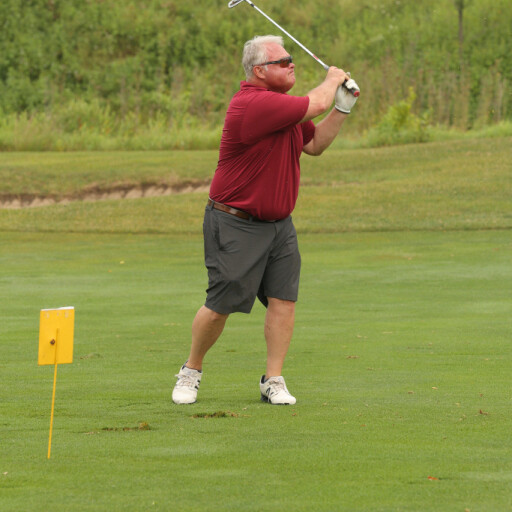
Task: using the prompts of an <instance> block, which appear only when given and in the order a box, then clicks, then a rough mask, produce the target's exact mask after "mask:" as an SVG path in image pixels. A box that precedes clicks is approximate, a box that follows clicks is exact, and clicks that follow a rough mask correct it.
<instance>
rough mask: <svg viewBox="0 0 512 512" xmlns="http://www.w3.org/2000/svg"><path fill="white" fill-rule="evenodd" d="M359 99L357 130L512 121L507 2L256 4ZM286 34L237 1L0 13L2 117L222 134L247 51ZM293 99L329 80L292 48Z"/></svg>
mask: <svg viewBox="0 0 512 512" xmlns="http://www.w3.org/2000/svg"><path fill="white" fill-rule="evenodd" d="M255 3H256V5H258V7H260V8H261V9H262V10H263V11H264V12H266V13H267V14H269V15H270V16H271V17H272V18H273V19H275V20H276V21H277V22H278V23H280V24H281V25H282V26H283V27H284V28H286V29H287V30H288V31H289V32H290V33H291V34H293V35H294V37H296V38H297V39H298V40H299V41H301V42H302V43H303V44H305V45H306V46H307V47H308V48H310V49H311V50H312V51H314V52H315V53H316V54H317V55H318V56H319V57H320V58H321V59H322V60H323V61H324V62H326V63H328V64H330V65H336V66H339V67H343V68H344V69H346V70H349V71H351V73H352V76H353V78H355V79H356V80H357V82H358V83H359V85H360V87H361V91H362V93H361V101H360V102H359V103H358V105H357V107H356V108H357V116H354V118H355V119H354V121H353V123H354V126H355V127H356V129H358V130H366V129H369V128H370V127H371V126H373V125H375V124H376V123H377V122H378V121H379V120H380V119H381V118H382V117H383V116H384V115H385V113H386V112H387V110H388V109H389V107H390V106H392V105H395V104H397V103H399V102H400V101H403V100H404V99H405V98H410V97H411V96H410V94H411V91H412V92H413V95H414V102H413V105H412V109H413V111H414V112H415V113H416V114H417V115H422V116H424V117H425V118H426V119H428V122H429V123H432V124H440V125H445V126H454V127H457V128H462V129H469V128H472V127H475V126H480V125H487V124H493V123H495V122H499V121H501V120H505V119H509V120H510V119H511V118H512V2H511V1H510V0H414V2H412V1H408V0H378V1H377V0H297V1H291V0H287V1H285V0H256V2H255ZM267 33H277V34H279V31H278V30H277V29H276V28H275V27H274V26H273V25H271V24H270V23H269V22H268V21H267V20H266V19H265V18H264V17H263V16H261V15H259V14H258V13H257V12H255V11H254V10H253V9H252V8H251V7H250V6H249V5H248V4H246V3H245V2H244V3H241V4H239V5H238V6H237V7H236V8H234V9H228V8H227V0H208V1H207V2H205V1H197V2H187V1H185V0H144V1H141V0H123V1H119V0H116V1H114V0H2V2H1V3H0V116H8V115H18V114H22V113H23V114H26V115H33V114H36V113H41V112H45V113H48V115H51V113H52V112H53V111H54V110H56V109H60V110H61V111H62V109H65V108H66V106H67V105H72V104H75V105H76V102H77V101H80V102H81V104H82V107H81V108H84V109H87V105H94V108H103V109H107V110H108V112H110V113H111V114H113V115H114V116H115V117H116V118H118V119H120V120H122V119H123V118H125V117H126V116H128V115H131V116H136V117H137V119H138V120H139V122H141V123H150V122H151V120H152V119H155V117H158V118H159V119H161V118H162V117H164V118H165V119H166V120H167V121H168V123H169V125H173V126H179V125H180V123H187V122H188V121H189V120H190V119H194V120H195V122H196V123H199V125H200V126H201V125H204V126H208V127H211V126H216V125H218V124H220V123H222V120H223V116H224V112H225V108H226V105H227V102H228V101H229V98H230V97H231V96H232V94H233V93H234V92H235V91H236V90H237V89H238V83H239V81H240V80H243V78H244V75H243V70H242V67H241V64H240V61H241V51H242V47H243V43H244V42H245V41H246V40H248V39H250V38H251V37H253V36H254V35H256V34H267ZM284 39H285V43H286V48H287V50H288V51H289V52H290V53H291V54H292V55H293V57H294V62H295V63H296V75H297V85H296V87H295V89H294V93H295V94H305V93H307V91H308V90H309V89H311V88H313V87H314V86H315V85H317V84H318V83H319V82H320V81H321V80H322V78H323V76H324V75H325V71H324V70H323V69H322V68H321V67H320V66H319V65H318V64H317V63H316V62H315V61H314V60H313V59H311V57H309V56H308V55H307V54H306V53H305V52H303V51H302V50H301V49H300V48H298V47H297V46H296V45H295V43H293V42H292V41H290V40H289V39H288V38H287V37H286V36H284Z"/></svg>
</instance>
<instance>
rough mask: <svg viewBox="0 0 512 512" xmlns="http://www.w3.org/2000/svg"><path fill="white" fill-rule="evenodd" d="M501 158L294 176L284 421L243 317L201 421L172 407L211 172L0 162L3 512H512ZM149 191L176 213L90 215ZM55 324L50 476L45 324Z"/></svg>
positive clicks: (335, 168) (398, 153)
mask: <svg viewBox="0 0 512 512" xmlns="http://www.w3.org/2000/svg"><path fill="white" fill-rule="evenodd" d="M511 143H512V139H511V137H510V136H508V137H496V138H463V139H460V140H453V141H446V142H431V143H427V144H413V145H406V146H395V147H384V148H374V149H354V150H339V149H333V150H332V151H328V152H326V153H325V155H323V156H322V157H320V158H311V157H307V156H304V157H303V158H302V169H303V170H302V183H303V185H302V188H301V192H300V195H299V201H298V204H297V208H296V210H295V212H294V214H293V216H294V222H295V224H296V226H297V231H298V235H299V244H300V248H301V253H302V260H303V265H302V267H303V268H302V278H301V289H300V296H299V302H298V303H297V319H296V326H295V333H294V338H293V340H292V345H291V348H290V351H289V354H288V357H287V361H286V364H285V375H286V378H287V384H288V386H289V387H290V389H293V392H294V395H295V396H296V397H297V404H296V405H294V406H283V407H275V406H269V405H268V404H264V403H262V402H260V399H259V398H260V397H259V389H258V380H259V378H260V376H261V373H262V372H263V371H264V365H265V341H264V337H263V329H262V324H263V316H264V309H263V307H262V306H261V305H260V304H256V305H255V306H254V308H253V312H252V313H251V315H244V314H237V315H233V316H232V317H230V319H229V320H228V325H227V327H226V330H225V332H224V334H223V336H222V339H221V340H219V342H218V343H217V345H216V346H215V347H214V348H213V349H212V350H211V352H210V353H209V354H208V357H207V360H206V362H205V368H204V377H203V382H202V384H201V393H200V395H199V397H198V401H197V403H196V404H193V405H188V406H176V405H175V404H173V403H172V401H171V391H172V387H173V385H174V383H175V377H174V375H175V373H176V372H177V370H178V369H179V366H180V365H181V364H182V363H183V362H184V361H183V359H184V357H186V353H187V351H188V347H189V343H190V325H191V322H192V319H193V317H194V314H195V312H196V310H197V308H198V307H199V306H200V305H201V304H202V303H203V301H204V298H205V292H204V290H205V288H206V285H207V281H206V270H205V269H204V265H203V254H202V252H203V247H202V244H203V242H202V233H201V224H202V216H203V210H204V206H205V203H206V200H207V197H208V192H207V189H206V191H205V183H208V180H209V179H210V178H211V175H212V172H213V169H214V168H215V164H216V158H217V153H216V152H215V151H183V152H166V151H160V152H139V153H138V152H99V153H87V152H84V153H52V152H46V153H30V152H29V153H16V152H13V153H2V154H0V178H1V181H2V201H3V202H4V205H5V204H7V202H8V201H10V203H9V204H11V207H5V206H4V207H3V208H2V209H0V248H1V250H0V297H2V308H1V313H0V343H1V346H2V351H3V357H2V358H1V361H0V368H1V375H2V391H1V400H0V423H1V427H2V428H1V432H2V438H1V457H0V461H1V462H0V494H1V509H2V511H6V512H7V511H9V512H11V511H12V512H14V511H35V510H52V511H69V510H73V511H126V510H159V511H170V510H180V509H186V510H194V511H196V510H197V511H205V510H211V511H217V510H247V511H267V510H268V511H270V510H286V511H288V510H289V511H297V510H300V511H309V510H322V511H338V510H343V511H425V510H428V511H447V512H448V511H450V512H451V511H471V512H475V511H484V510H485V511H505V510H511V509H512V493H511V491H510V489H511V484H512V442H511V439H510V431H511V429H512V420H511V415H510V407H511V405H512V394H511V388H510V371H511V369H512V349H511V346H510V336H511V324H510V318H511V313H512V296H511V293H510V290H511V289H512V266H511V261H512V230H511V228H512V203H511V201H510V191H511V185H512V166H511V160H510V147H511ZM185 181H186V182H187V187H188V188H186V187H185V188H181V189H180V187H179V186H178V184H179V183H182V182H185ZM121 185H123V186H121ZM195 185H197V187H195ZM151 186H152V187H157V186H158V187H160V191H161V194H164V193H165V190H167V189H168V188H172V187H173V186H174V187H175V189H174V190H175V191H174V192H173V193H169V194H168V195H156V194H152V195H151V196H149V195H148V196H147V197H139V198H134V199H130V198H127V197H124V198H118V199H109V198H106V199H103V200H101V199H98V198H96V200H92V199H90V198H89V199H88V198H87V197H88V196H86V194H85V192H89V193H90V192H91V190H95V191H96V192H98V191H99V192H101V191H102V192H103V193H106V192H107V191H109V190H114V189H116V190H118V191H119V190H124V191H125V193H126V191H127V190H135V189H139V190H143V189H145V190H148V189H149V187H151ZM166 187H167V188H166ZM36 197H39V198H42V197H47V198H48V197H51V198H52V200H53V201H54V203H53V204H48V205H46V206H32V207H31V206H30V201H33V199H34V198H36ZM15 198H18V199H19V200H21V199H22V198H25V199H26V202H28V206H25V207H19V204H21V202H20V203H16V204H18V207H14V206H12V205H13V204H14V203H13V200H14V199H15ZM63 306H73V307H74V308H75V333H74V359H73V363H72V364H63V365H59V367H58V378H57V385H56V396H55V411H54V420H53V437H52V452H51V458H50V459H48V458H47V449H48V441H49V437H48V436H49V426H50V410H51V398H52V383H53V376H54V370H53V367H52V366H38V365H37V350H38V328H39V311H40V310H41V309H44V308H56V307H63Z"/></svg>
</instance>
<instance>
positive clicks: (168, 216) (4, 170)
mask: <svg viewBox="0 0 512 512" xmlns="http://www.w3.org/2000/svg"><path fill="white" fill-rule="evenodd" d="M511 143H512V137H501V138H494V139H472V140H458V141H446V142H436V143H429V144H419V145H407V146H396V147H390V148H379V149H371V150H344V151H342V150H331V151H327V152H326V153H325V155H322V156H321V157H320V158H311V157H304V158H303V159H302V182H303V186H302V188H301V192H300V196H299V201H298V204H297V208H296V211H295V214H294V218H295V220H296V225H297V228H298V229H299V231H301V232H342V231H380V230H425V229H427V230H431V229H435V230H440V229H451V230H455V229H509V228H510V227H512V203H511V201H510V190H511V188H512V161H511V159H510V144H511ZM216 158H217V153H216V152H170V153H167V152H156V153H152V152H149V153H147V154H146V153H92V154H90V153H77V154H76V153H64V154H60V153H41V154H33V153H14V154H13V153H8V154H0V183H2V186H1V187H2V188H1V189H0V196H2V195H3V196H4V197H5V196H7V195H16V194H23V193H25V194H26V193H30V194H41V195H44V194H50V195H54V196H56V197H59V196H60V197H62V196H66V195H73V194H75V195H76V194H79V193H80V192H81V191H83V190H87V189H88V188H91V187H99V188H100V189H104V190H108V188H109V187H112V186H114V185H116V184H119V183H130V184H134V185H136V184H142V185H143V184H147V183H177V182H180V181H183V180H198V181H204V180H205V179H208V178H211V176H212V174H213V171H214V169H215V165H216ZM206 197H207V196H206V193H198V194H185V195H178V196H171V197H156V198H145V199H133V200H125V201H101V202H97V203H95V204H94V205H93V206H92V205H90V204H88V203H86V202H73V203H70V204H60V205H54V206H51V207H39V208H29V209H22V210H5V209H3V210H2V209H0V230H4V231H58V232H69V231H75V232H105V233H167V234H183V233H197V232H198V231H200V229H201V223H202V216H201V214H200V213H198V212H200V211H201V210H202V208H203V207H204V204H205V202H206Z"/></svg>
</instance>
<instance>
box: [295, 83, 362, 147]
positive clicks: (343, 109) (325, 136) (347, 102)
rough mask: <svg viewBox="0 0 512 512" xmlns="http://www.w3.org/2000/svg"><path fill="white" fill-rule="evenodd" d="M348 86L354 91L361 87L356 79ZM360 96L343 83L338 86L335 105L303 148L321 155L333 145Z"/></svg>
mask: <svg viewBox="0 0 512 512" xmlns="http://www.w3.org/2000/svg"><path fill="white" fill-rule="evenodd" d="M347 86H349V87H350V89H351V90H352V91H357V92H358V93H359V87H358V86H357V84H356V83H355V82H354V80H352V79H349V80H348V82H347ZM358 96H359V94H357V95H353V94H352V92H350V91H349V90H348V89H347V88H344V87H342V86H341V85H340V86H338V88H337V90H336V94H335V99H336V103H335V106H334V108H333V109H332V110H331V111H330V112H329V114H328V115H327V116H326V117H325V118H324V119H323V120H322V121H320V122H319V123H318V124H317V125H316V127H315V134H314V136H313V139H311V140H310V141H309V142H308V143H307V144H306V145H305V146H304V147H303V148H302V149H303V151H304V152H305V153H307V154H308V155H313V156H317V155H321V154H322V153H323V151H324V150H325V149H326V148H328V147H329V146H330V145H331V143H332V141H333V140H334V139H335V137H336V135H338V132H339V131H340V129H341V125H342V124H343V123H344V121H345V119H346V118H347V115H348V114H350V109H351V108H352V107H353V106H354V104H355V103H356V101H357V97H358Z"/></svg>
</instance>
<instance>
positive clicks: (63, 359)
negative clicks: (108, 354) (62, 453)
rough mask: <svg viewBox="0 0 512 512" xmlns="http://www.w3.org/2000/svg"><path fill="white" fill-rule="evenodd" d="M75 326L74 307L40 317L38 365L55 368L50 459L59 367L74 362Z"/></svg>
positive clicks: (49, 311) (49, 443)
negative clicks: (49, 365) (50, 365)
mask: <svg viewBox="0 0 512 512" xmlns="http://www.w3.org/2000/svg"><path fill="white" fill-rule="evenodd" d="M74 324H75V309H74V308H73V307H65V308H59V309H42V310H41V313H40V317H39V355H38V364H39V365H48V364H53V365H54V366H55V369H54V373H53V392H52V409H51V415H50V439H49V441H48V458H50V455H51V449H52V432H53V411H54V408H55V389H56V387H57V365H59V364H63V363H72V362H73V332H74Z"/></svg>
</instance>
